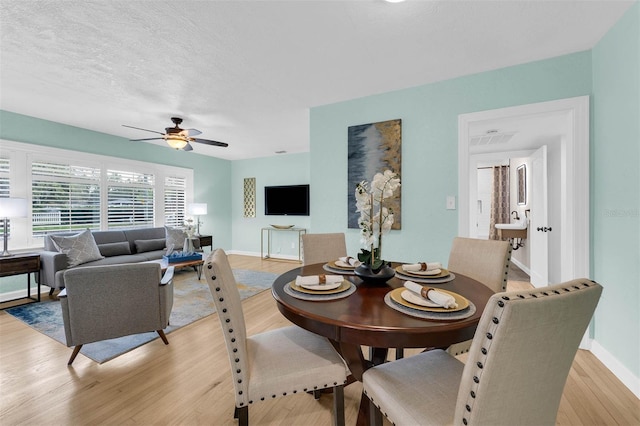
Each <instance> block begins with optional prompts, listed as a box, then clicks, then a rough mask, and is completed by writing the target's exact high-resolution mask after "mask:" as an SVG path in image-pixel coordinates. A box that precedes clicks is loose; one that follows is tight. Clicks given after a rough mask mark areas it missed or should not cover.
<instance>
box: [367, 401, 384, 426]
mask: <svg viewBox="0 0 640 426" xmlns="http://www.w3.org/2000/svg"><path fill="white" fill-rule="evenodd" d="M367 399H369V398H367ZM369 425H370V426H382V412H381V411H380V409H379V408H378V407H377V406H376V404H374V403H373V401H371V400H370V399H369Z"/></svg>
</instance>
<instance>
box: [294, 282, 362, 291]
mask: <svg viewBox="0 0 640 426" xmlns="http://www.w3.org/2000/svg"><path fill="white" fill-rule="evenodd" d="M334 284H335V285H334ZM334 284H325V285H324V287H326V288H327V289H326V290H325V289H323V290H314V289H311V288H307V287H303V286H300V285H297V284H296V282H295V281H291V282H290V283H289V286H290V287H291V289H292V290H294V291H297V292H299V293H306V294H336V293H341V292H343V291H346V290H348V289H349V285H350V284H351V283H350V282H349V281H347V280H342V282H341V283H334Z"/></svg>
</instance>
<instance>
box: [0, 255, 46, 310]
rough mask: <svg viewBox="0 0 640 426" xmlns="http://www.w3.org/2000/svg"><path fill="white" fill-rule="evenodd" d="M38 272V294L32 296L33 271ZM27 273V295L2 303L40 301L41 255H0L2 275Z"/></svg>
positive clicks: (0, 275) (0, 273)
mask: <svg viewBox="0 0 640 426" xmlns="http://www.w3.org/2000/svg"><path fill="white" fill-rule="evenodd" d="M32 272H33V273H36V274H38V276H37V278H36V281H37V282H38V290H37V294H36V295H35V296H34V297H31V273H32ZM21 274H27V297H26V298H25V297H19V298H16V299H11V300H4V301H2V303H3V304H4V303H6V302H12V301H14V300H20V299H29V300H30V301H33V302H39V301H40V276H39V275H40V255H39V254H37V253H25V254H14V255H11V256H7V257H0V277H8V276H11V275H21ZM29 303H30V302H29Z"/></svg>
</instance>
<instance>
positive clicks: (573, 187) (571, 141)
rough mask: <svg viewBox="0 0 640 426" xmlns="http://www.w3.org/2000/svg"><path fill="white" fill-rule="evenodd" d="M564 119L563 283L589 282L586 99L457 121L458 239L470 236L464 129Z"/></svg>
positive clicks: (474, 115)
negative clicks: (528, 118)
mask: <svg viewBox="0 0 640 426" xmlns="http://www.w3.org/2000/svg"><path fill="white" fill-rule="evenodd" d="M563 112H564V113H567V117H568V118H567V119H568V120H569V121H570V126H569V127H568V128H569V131H568V134H567V135H566V137H565V138H564V139H563V142H564V144H565V145H564V155H563V158H562V168H563V169H564V173H562V175H563V176H562V183H561V185H562V191H563V192H562V194H563V195H562V197H561V200H562V201H561V202H562V206H561V212H562V213H561V226H560V232H561V236H560V238H561V241H562V244H563V250H561V260H560V261H561V265H562V266H561V273H560V279H561V281H562V282H564V281H568V280H571V279H574V278H581V277H589V276H590V245H589V243H590V230H589V137H590V136H589V96H579V97H575V98H567V99H560V100H555V101H548V102H539V103H533V104H527V105H519V106H514V107H507V108H500V109H494V110H487V111H480V112H474V113H468V114H460V115H459V116H458V206H459V209H460V213H459V215H458V235H459V236H463V237H467V236H469V235H470V226H471V220H472V217H471V216H472V214H471V210H470V209H471V203H470V200H469V186H470V184H469V179H470V178H469V176H470V173H471V171H470V170H469V166H470V164H469V163H470V161H469V155H470V154H469V140H470V136H471V135H470V134H469V128H470V126H471V125H472V124H473V123H475V122H479V121H487V120H498V119H501V118H513V117H518V116H523V115H538V114H540V115H542V114H550V113H563Z"/></svg>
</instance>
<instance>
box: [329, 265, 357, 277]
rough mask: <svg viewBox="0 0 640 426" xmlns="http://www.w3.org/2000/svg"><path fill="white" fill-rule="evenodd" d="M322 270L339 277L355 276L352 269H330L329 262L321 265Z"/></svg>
mask: <svg viewBox="0 0 640 426" xmlns="http://www.w3.org/2000/svg"><path fill="white" fill-rule="evenodd" d="M322 269H324V270H325V271H327V272H331V273H334V274H339V275H355V274H356V273H355V271H354V268H351V269H346V268H337V267H332V266H331V262H329V263H325V264H324V265H322Z"/></svg>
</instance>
